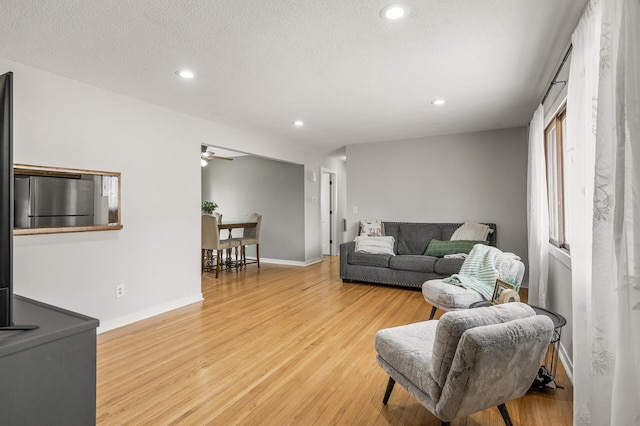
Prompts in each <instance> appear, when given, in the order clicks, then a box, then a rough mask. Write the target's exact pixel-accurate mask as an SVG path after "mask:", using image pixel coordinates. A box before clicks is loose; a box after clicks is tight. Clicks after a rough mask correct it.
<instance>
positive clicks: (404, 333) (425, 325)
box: [374, 320, 438, 389]
mask: <svg viewBox="0 0 640 426" xmlns="http://www.w3.org/2000/svg"><path fill="white" fill-rule="evenodd" d="M437 326H438V320H432V321H423V322H416V323H412V324H408V325H401V326H399V327H392V328H385V329H383V330H380V331H378V332H377V333H376V335H375V341H374V345H375V348H376V351H377V352H378V354H379V356H380V357H381V358H382V359H384V360H385V361H386V362H387V363H388V364H390V365H392V366H393V368H394V369H396V370H397V371H398V372H399V373H400V374H402V375H403V376H405V377H406V378H407V379H409V380H410V381H411V382H412V383H413V384H415V385H417V386H418V387H419V388H420V389H432V388H434V387H436V386H437V385H436V384H435V381H434V380H433V377H432V376H431V369H430V364H431V358H432V348H433V341H434V339H435V335H436V329H437Z"/></svg>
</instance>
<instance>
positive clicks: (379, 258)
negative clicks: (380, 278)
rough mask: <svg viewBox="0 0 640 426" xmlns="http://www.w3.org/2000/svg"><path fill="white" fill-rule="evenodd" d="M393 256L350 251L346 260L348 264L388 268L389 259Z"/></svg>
mask: <svg viewBox="0 0 640 426" xmlns="http://www.w3.org/2000/svg"><path fill="white" fill-rule="evenodd" d="M392 257H393V256H392V255H390V254H371V253H360V252H357V251H352V252H351V253H349V256H348V258H347V262H348V263H349V265H357V266H374V267H377V268H388V267H389V259H391V258H392Z"/></svg>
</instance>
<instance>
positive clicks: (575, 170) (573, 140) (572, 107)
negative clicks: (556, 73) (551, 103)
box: [564, 1, 601, 425]
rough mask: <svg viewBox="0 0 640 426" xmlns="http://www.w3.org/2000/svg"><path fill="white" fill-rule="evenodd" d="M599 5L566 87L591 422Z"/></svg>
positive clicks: (577, 42)
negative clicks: (592, 290)
mask: <svg viewBox="0 0 640 426" xmlns="http://www.w3.org/2000/svg"><path fill="white" fill-rule="evenodd" d="M600 23H601V19H600V8H599V5H598V2H597V1H592V2H591V3H590V4H589V5H588V6H587V9H586V11H585V13H584V15H583V16H582V18H581V19H580V22H579V23H578V26H577V27H576V29H575V31H574V33H573V36H572V37H571V43H572V44H573V50H572V54H571V70H570V72H569V84H568V87H567V135H566V140H565V145H564V148H565V151H564V158H565V161H568V162H570V163H571V167H568V168H567V170H568V171H569V172H570V174H571V175H570V176H568V178H569V179H568V182H570V185H571V186H570V187H569V188H568V189H569V191H568V194H567V196H569V197H570V198H571V200H570V202H571V205H572V206H573V209H572V212H571V217H570V218H568V219H569V221H571V224H572V227H573V229H574V230H575V232H574V233H573V235H572V241H571V264H572V266H573V267H572V268H571V282H572V287H573V288H572V293H573V340H574V342H573V371H574V376H573V377H574V379H573V386H574V388H573V395H574V404H573V409H574V419H575V423H576V424H578V425H587V424H589V418H590V414H589V413H590V410H591V409H592V407H593V405H592V402H593V403H596V402H597V401H598V392H599V389H594V388H593V383H592V378H591V374H590V371H591V365H592V363H593V359H592V354H591V346H592V343H593V337H594V336H593V334H594V331H595V330H594V329H593V321H592V319H591V312H592V308H591V305H592V295H591V293H592V292H591V287H592V284H591V283H592V281H591V270H592V269H591V263H592V261H591V257H592V237H593V231H592V227H593V220H592V217H593V180H594V172H595V150H596V122H595V117H596V114H597V109H596V108H597V103H598V68H599V65H600Z"/></svg>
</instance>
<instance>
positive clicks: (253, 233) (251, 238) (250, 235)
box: [240, 213, 262, 268]
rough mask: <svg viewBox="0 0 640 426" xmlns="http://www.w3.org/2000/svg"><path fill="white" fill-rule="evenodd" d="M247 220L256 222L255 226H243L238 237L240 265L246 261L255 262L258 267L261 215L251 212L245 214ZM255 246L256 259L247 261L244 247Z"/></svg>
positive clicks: (244, 264) (245, 263)
mask: <svg viewBox="0 0 640 426" xmlns="http://www.w3.org/2000/svg"><path fill="white" fill-rule="evenodd" d="M247 222H256V223H257V224H256V226H255V228H244V229H243V231H242V238H240V246H241V247H240V257H241V259H242V260H241V261H242V265H243V266H246V265H247V263H256V264H257V265H258V268H259V267H260V223H261V222H262V215H261V214H259V213H251V214H250V215H249V216H247ZM251 245H255V246H256V260H255V261H251V262H247V252H246V247H247V246H251Z"/></svg>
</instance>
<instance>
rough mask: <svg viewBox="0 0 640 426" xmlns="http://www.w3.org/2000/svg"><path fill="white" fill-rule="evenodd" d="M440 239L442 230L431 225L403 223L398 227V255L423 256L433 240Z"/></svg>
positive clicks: (435, 225)
mask: <svg viewBox="0 0 640 426" xmlns="http://www.w3.org/2000/svg"><path fill="white" fill-rule="evenodd" d="M434 238H436V239H440V228H439V227H438V225H437V224H431V223H401V224H400V225H399V227H398V237H397V240H398V244H397V251H396V253H398V254H423V253H424V251H425V250H426V249H427V246H428V245H429V241H431V240H432V239H434Z"/></svg>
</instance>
